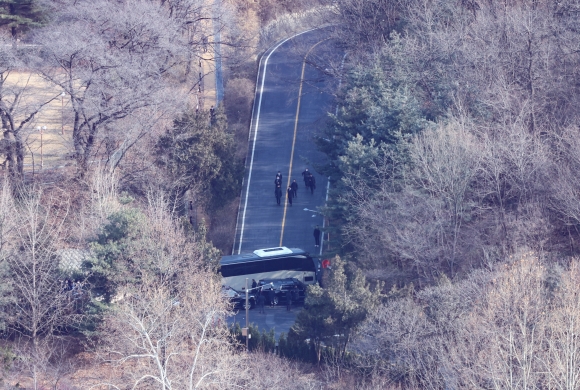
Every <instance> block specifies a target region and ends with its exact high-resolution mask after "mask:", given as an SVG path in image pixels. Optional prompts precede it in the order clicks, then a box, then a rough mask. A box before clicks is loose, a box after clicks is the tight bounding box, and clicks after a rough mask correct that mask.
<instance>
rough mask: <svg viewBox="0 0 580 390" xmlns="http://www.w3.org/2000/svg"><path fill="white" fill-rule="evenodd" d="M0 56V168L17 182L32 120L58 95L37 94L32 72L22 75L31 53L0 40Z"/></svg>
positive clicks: (29, 60)
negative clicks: (3, 168) (1, 161)
mask: <svg viewBox="0 0 580 390" xmlns="http://www.w3.org/2000/svg"><path fill="white" fill-rule="evenodd" d="M0 57H1V58H2V60H1V61H0V120H1V121H2V133H3V136H4V138H3V140H2V141H1V146H0V150H1V153H2V154H4V155H5V156H6V160H5V161H4V162H3V163H2V165H3V167H5V168H6V167H7V168H8V171H9V173H10V175H11V176H12V177H13V178H14V179H16V180H17V181H19V180H21V179H22V178H23V175H24V156H25V154H26V137H27V136H28V135H29V134H30V133H31V132H32V131H33V124H34V119H35V117H36V116H37V115H38V114H39V113H40V112H41V110H42V109H43V108H44V107H45V106H46V105H48V104H49V103H51V102H52V101H54V100H56V99H58V98H59V94H58V92H52V93H51V92H49V93H48V94H47V93H42V94H39V93H37V92H36V90H35V86H34V78H35V75H34V73H27V72H23V69H26V67H27V65H28V63H30V62H34V58H35V57H36V55H35V52H34V51H31V50H28V51H27V50H26V49H22V48H18V47H17V46H13V45H12V44H11V42H10V41H8V40H5V39H0ZM35 92H36V93H35Z"/></svg>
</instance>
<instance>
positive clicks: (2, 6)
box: [0, 0, 44, 39]
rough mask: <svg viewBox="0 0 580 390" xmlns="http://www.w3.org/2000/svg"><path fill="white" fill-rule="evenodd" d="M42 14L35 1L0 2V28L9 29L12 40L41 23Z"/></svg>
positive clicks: (8, 0)
mask: <svg viewBox="0 0 580 390" xmlns="http://www.w3.org/2000/svg"><path fill="white" fill-rule="evenodd" d="M43 16H44V15H43V12H42V9H41V8H40V7H39V6H38V3H37V2H36V1H35V0H7V1H0V26H6V27H8V28H9V29H10V34H11V35H12V38H13V39H16V38H18V37H19V34H20V33H23V32H26V31H28V30H29V29H30V28H32V27H38V26H40V25H42V22H43Z"/></svg>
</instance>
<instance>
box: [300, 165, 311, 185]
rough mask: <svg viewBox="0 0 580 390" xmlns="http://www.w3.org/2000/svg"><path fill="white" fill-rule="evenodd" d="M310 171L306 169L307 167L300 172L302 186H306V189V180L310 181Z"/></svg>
mask: <svg viewBox="0 0 580 390" xmlns="http://www.w3.org/2000/svg"><path fill="white" fill-rule="evenodd" d="M310 175H311V173H310V171H309V170H308V168H306V169H305V170H304V172H302V179H303V180H304V186H305V187H306V190H308V182H309V181H310Z"/></svg>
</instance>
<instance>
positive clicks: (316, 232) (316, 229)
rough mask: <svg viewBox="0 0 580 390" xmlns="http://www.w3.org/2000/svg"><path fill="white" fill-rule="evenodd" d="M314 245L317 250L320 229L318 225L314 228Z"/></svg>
mask: <svg viewBox="0 0 580 390" xmlns="http://www.w3.org/2000/svg"><path fill="white" fill-rule="evenodd" d="M314 244H315V245H314V246H315V247H317V248H318V247H319V246H320V227H319V226H318V225H316V227H315V228H314Z"/></svg>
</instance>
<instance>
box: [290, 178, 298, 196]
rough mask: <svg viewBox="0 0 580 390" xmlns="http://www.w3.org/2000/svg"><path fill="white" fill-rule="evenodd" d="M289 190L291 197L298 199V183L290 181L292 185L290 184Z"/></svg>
mask: <svg viewBox="0 0 580 390" xmlns="http://www.w3.org/2000/svg"><path fill="white" fill-rule="evenodd" d="M290 188H292V196H293V197H294V198H298V183H296V179H294V180H292V184H290Z"/></svg>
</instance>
